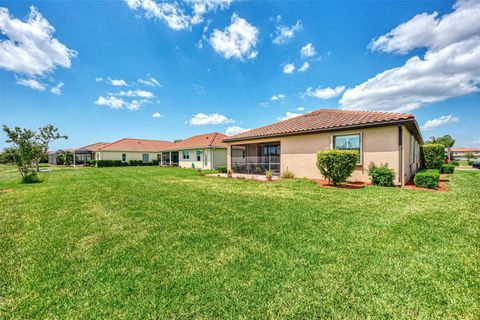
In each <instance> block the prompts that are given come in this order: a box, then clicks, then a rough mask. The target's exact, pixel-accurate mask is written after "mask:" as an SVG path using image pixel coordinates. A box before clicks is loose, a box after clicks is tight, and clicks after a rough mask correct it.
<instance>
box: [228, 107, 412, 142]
mask: <svg viewBox="0 0 480 320" xmlns="http://www.w3.org/2000/svg"><path fill="white" fill-rule="evenodd" d="M414 119H415V118H414V116H413V115H412V114H409V113H390V112H372V111H351V110H337V109H319V110H315V111H312V112H309V113H306V114H303V115H301V116H298V117H295V118H291V119H287V120H284V121H280V122H276V123H273V124H270V125H267V126H263V127H260V128H257V129H253V130H250V131H246V132H242V133H239V134H237V135H234V136H231V137H228V138H227V139H225V140H224V141H225V142H230V141H239V140H248V139H255V138H263V137H269V136H282V135H291V134H299V133H303V132H305V133H307V132H317V131H327V130H329V129H339V128H342V127H355V126H363V125H366V126H370V125H372V126H373V125H377V124H381V123H386V122H391V121H401V120H414Z"/></svg>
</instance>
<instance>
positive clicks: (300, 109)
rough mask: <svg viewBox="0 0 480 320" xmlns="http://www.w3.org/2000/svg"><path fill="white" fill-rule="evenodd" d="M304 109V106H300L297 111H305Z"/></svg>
mask: <svg viewBox="0 0 480 320" xmlns="http://www.w3.org/2000/svg"><path fill="white" fill-rule="evenodd" d="M303 110H305V108H304V107H298V108H297V111H303Z"/></svg>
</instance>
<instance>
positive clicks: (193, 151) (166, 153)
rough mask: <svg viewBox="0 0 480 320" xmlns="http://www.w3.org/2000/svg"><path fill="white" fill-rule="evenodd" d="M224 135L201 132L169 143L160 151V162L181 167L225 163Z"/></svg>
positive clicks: (212, 166)
mask: <svg viewBox="0 0 480 320" xmlns="http://www.w3.org/2000/svg"><path fill="white" fill-rule="evenodd" d="M225 138H227V136H226V135H224V134H221V133H219V132H213V133H207V134H201V135H198V136H193V137H190V138H188V139H185V140H181V141H178V142H175V143H173V144H171V145H170V146H169V147H168V148H165V149H163V150H162V152H161V159H162V161H161V164H162V165H165V166H168V165H171V166H179V167H182V168H197V169H215V168H217V167H218V166H226V165H227V145H226V144H225V143H223V142H222V141H223V139H225Z"/></svg>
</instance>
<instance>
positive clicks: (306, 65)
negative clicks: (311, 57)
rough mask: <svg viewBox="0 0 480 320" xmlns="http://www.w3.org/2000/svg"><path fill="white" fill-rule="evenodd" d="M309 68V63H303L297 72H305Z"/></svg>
mask: <svg viewBox="0 0 480 320" xmlns="http://www.w3.org/2000/svg"><path fill="white" fill-rule="evenodd" d="M308 68H310V63H308V62H304V63H303V65H302V66H301V67H300V69H298V71H299V72H305V71H307V70H308Z"/></svg>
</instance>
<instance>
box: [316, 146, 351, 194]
mask: <svg viewBox="0 0 480 320" xmlns="http://www.w3.org/2000/svg"><path fill="white" fill-rule="evenodd" d="M357 161H358V153H357V151H355V150H322V151H318V153H317V167H318V170H320V173H321V174H322V176H324V177H325V178H326V179H328V181H329V182H330V183H331V184H333V185H334V186H336V185H337V184H338V183H340V182H344V181H346V180H347V178H348V177H350V176H351V175H352V172H353V170H355V166H356V165H357Z"/></svg>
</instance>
